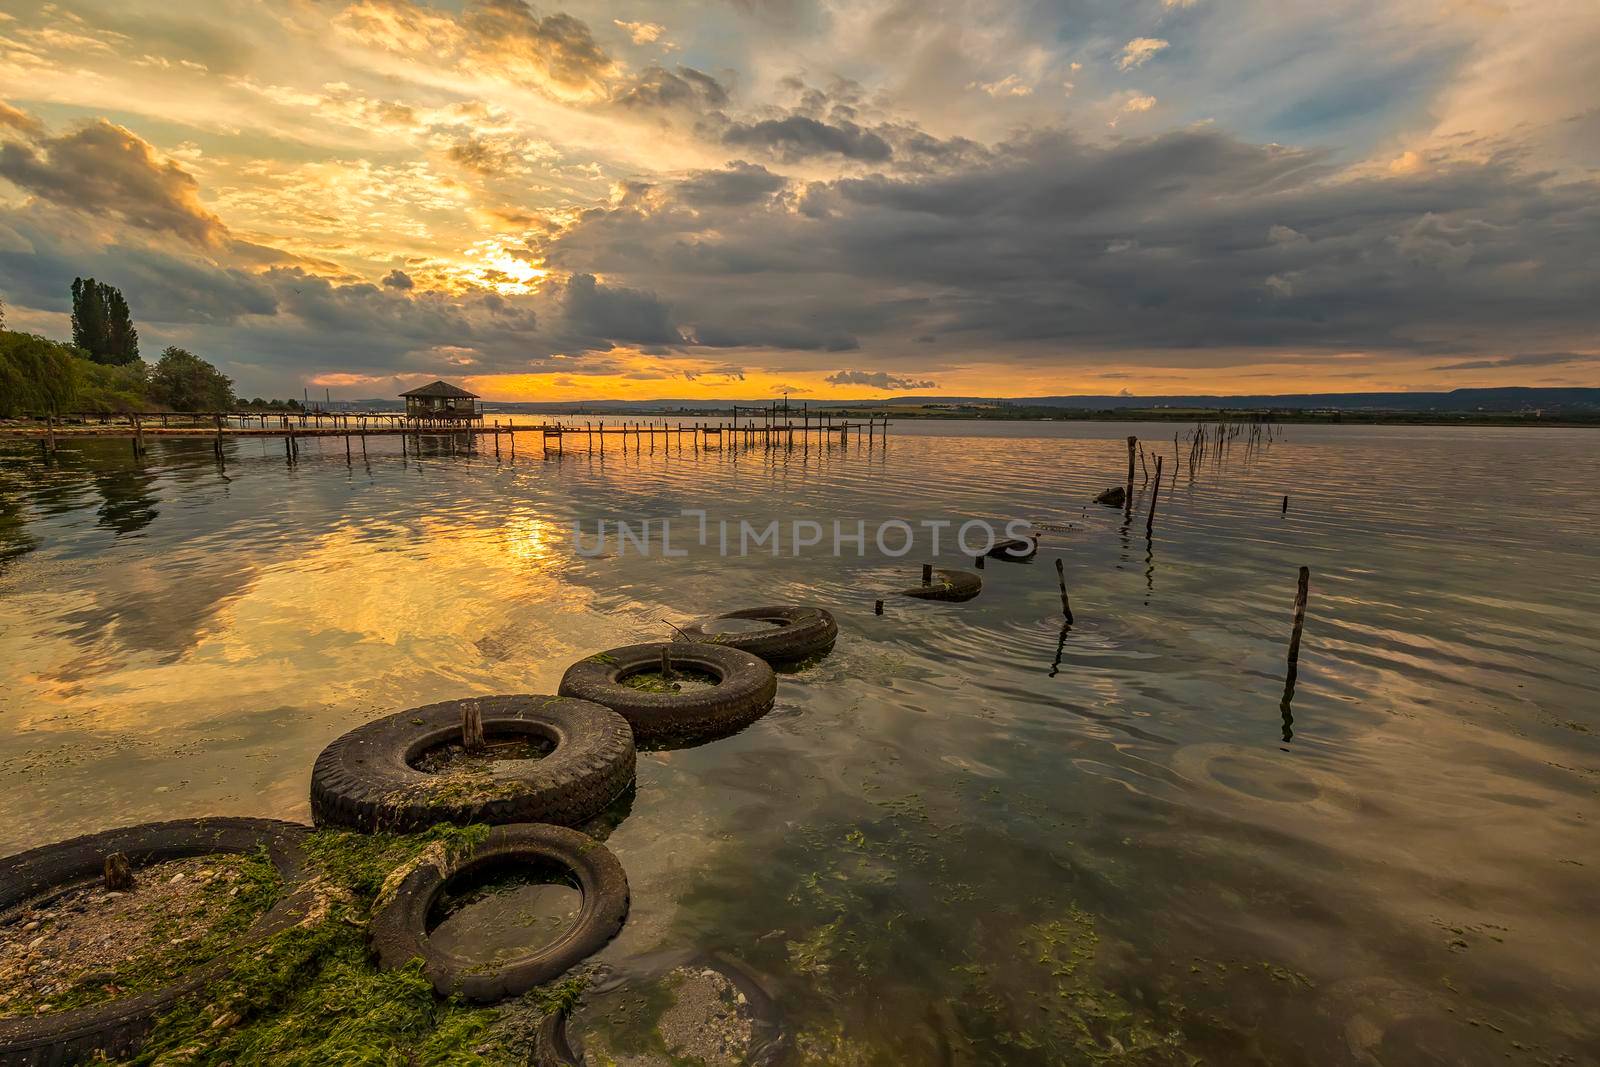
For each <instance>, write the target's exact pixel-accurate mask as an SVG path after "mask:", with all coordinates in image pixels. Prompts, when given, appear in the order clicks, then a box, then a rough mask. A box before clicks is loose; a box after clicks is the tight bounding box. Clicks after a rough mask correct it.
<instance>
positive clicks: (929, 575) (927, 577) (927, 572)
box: [922, 563, 933, 585]
mask: <svg viewBox="0 0 1600 1067" xmlns="http://www.w3.org/2000/svg"><path fill="white" fill-rule="evenodd" d="M922 584H923V585H932V584H933V564H931V563H924V564H923V565H922Z"/></svg>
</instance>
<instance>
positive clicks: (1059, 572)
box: [1056, 556, 1072, 626]
mask: <svg viewBox="0 0 1600 1067" xmlns="http://www.w3.org/2000/svg"><path fill="white" fill-rule="evenodd" d="M1056 581H1057V582H1059V583H1060V584H1061V614H1062V616H1064V617H1065V618H1066V620H1067V625H1068V626H1071V625H1072V601H1071V600H1070V599H1068V598H1067V571H1066V567H1064V566H1063V565H1062V563H1061V557H1060V556H1057V557H1056Z"/></svg>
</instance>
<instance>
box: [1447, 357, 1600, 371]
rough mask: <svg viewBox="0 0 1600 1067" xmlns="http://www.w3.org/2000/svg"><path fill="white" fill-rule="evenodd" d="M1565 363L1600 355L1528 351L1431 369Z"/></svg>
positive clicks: (1598, 359) (1599, 360)
mask: <svg viewBox="0 0 1600 1067" xmlns="http://www.w3.org/2000/svg"><path fill="white" fill-rule="evenodd" d="M1564 363H1600V355H1595V354H1593V353H1589V354H1587V355H1585V354H1584V353H1582V352H1527V353H1523V354H1522V355H1517V356H1500V357H1498V358H1496V359H1471V360H1467V361H1466V362H1465V363H1446V364H1445V365H1444V366H1442V367H1430V368H1429V370H1436V371H1445V370H1497V369H1499V368H1501V367H1555V366H1560V365H1561V364H1564Z"/></svg>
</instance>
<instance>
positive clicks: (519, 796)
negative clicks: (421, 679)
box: [311, 696, 634, 833]
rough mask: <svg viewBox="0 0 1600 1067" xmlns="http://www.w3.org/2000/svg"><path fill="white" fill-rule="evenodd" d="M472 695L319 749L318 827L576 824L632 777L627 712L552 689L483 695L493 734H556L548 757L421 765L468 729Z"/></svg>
mask: <svg viewBox="0 0 1600 1067" xmlns="http://www.w3.org/2000/svg"><path fill="white" fill-rule="evenodd" d="M465 703H466V701H461V700H449V701H445V702H444V703H441V704H429V705H427V706H425V707H421V708H415V709H413V710H411V711H402V712H399V713H398V714H395V715H390V716H388V717H386V718H382V719H378V720H377V721H375V722H369V723H367V724H366V725H365V726H359V727H357V728H356V729H354V730H351V731H350V732H349V733H347V734H345V735H344V736H343V737H340V738H338V739H337V740H335V741H334V742H333V743H332V744H330V745H329V746H328V747H327V748H325V749H323V750H322V754H321V755H319V756H318V757H317V762H316V765H315V766H314V767H313V768H312V770H311V814H312V816H313V817H314V818H315V820H316V822H317V825H319V826H327V825H332V826H348V827H351V828H353V829H356V830H361V831H365V832H369V833H370V832H375V831H379V830H390V831H395V832H398V833H413V832H415V831H418V830H425V829H427V828H428V827H430V826H434V825H437V824H438V823H454V824H455V825H457V826H467V825H470V824H472V823H489V824H491V825H499V824H503V823H518V822H547V823H555V824H557V825H561V826H571V825H574V824H577V823H581V822H583V821H584V820H586V819H590V818H593V817H594V816H595V815H598V814H599V813H601V812H602V811H604V810H605V809H606V807H607V806H608V805H610V803H611V802H612V801H613V800H615V799H616V798H617V797H618V796H619V795H620V794H621V793H622V792H623V790H625V789H627V787H628V783H629V782H631V781H633V771H634V748H633V734H632V732H631V731H630V730H629V728H628V724H627V722H625V721H624V720H623V719H622V717H621V716H619V715H617V714H616V713H615V712H613V711H610V710H608V709H607V708H604V707H600V706H599V705H596V704H591V703H588V702H586V701H583V700H572V699H568V698H565V697H552V696H495V697H480V698H477V704H478V706H479V709H480V711H481V712H482V715H483V732H484V736H485V738H487V739H489V740H491V741H492V740H495V739H497V738H499V739H506V738H512V737H534V738H539V739H542V740H544V741H547V742H554V743H555V749H554V751H552V752H551V753H550V754H549V755H547V756H545V757H544V758H543V759H538V760H504V761H501V762H499V763H497V764H495V765H494V768H493V770H492V771H491V772H489V773H487V774H485V775H483V776H481V778H472V779H465V780H463V779H462V778H459V777H451V776H443V775H437V774H429V773H427V772H425V771H420V770H418V769H417V768H416V767H415V766H413V764H414V762H415V761H416V760H417V759H418V758H419V757H421V756H422V754H423V753H425V752H428V751H429V750H430V749H435V748H438V747H439V746H441V745H445V744H448V743H449V742H451V741H454V740H458V739H459V738H460V736H461V709H462V705H463V704H465Z"/></svg>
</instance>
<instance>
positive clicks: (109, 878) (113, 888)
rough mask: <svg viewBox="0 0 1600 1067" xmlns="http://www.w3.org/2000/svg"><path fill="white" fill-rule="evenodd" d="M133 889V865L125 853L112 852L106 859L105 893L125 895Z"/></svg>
mask: <svg viewBox="0 0 1600 1067" xmlns="http://www.w3.org/2000/svg"><path fill="white" fill-rule="evenodd" d="M132 888H133V865H132V864H130V863H129V862H128V854H127V853H126V852H113V853H111V854H110V855H109V856H107V857H106V862H105V889H106V892H107V893H126V892H128V891H129V890H131V889H132Z"/></svg>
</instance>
